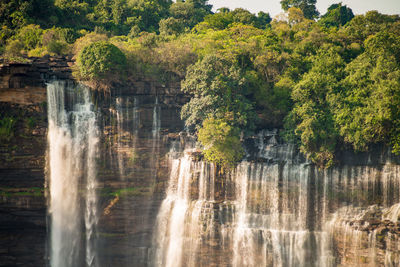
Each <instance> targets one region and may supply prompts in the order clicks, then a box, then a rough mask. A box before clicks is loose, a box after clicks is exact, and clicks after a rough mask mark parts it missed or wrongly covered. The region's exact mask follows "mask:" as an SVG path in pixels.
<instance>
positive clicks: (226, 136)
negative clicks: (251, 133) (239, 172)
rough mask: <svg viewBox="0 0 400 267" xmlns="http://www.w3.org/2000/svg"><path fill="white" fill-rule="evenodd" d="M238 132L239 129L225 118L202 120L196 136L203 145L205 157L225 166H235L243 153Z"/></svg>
mask: <svg viewBox="0 0 400 267" xmlns="http://www.w3.org/2000/svg"><path fill="white" fill-rule="evenodd" d="M239 134H240V130H239V129H238V128H236V127H232V126H231V125H229V124H228V123H227V122H226V120H225V119H215V118H207V119H206V120H204V122H203V127H202V128H201V129H200V130H199V133H198V138H199V141H200V143H201V144H202V145H203V146H204V150H203V154H204V157H205V159H206V160H207V161H210V162H214V163H216V164H218V165H220V166H222V167H225V168H231V167H233V166H235V165H236V164H237V162H239V161H240V160H241V159H242V158H243V155H244V151H243V147H242V145H241V142H240V138H239Z"/></svg>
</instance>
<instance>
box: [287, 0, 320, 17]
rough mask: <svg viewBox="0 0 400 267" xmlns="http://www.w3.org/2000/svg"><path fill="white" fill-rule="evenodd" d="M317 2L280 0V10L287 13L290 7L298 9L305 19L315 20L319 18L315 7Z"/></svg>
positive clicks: (315, 0) (310, 0) (311, 0)
mask: <svg viewBox="0 0 400 267" xmlns="http://www.w3.org/2000/svg"><path fill="white" fill-rule="evenodd" d="M316 3H317V0H281V6H282V9H283V10H285V11H287V10H289V9H290V8H291V7H297V8H300V9H301V11H303V13H304V17H306V18H307V19H315V18H317V17H318V16H319V12H318V10H317V8H316V6H315V4H316Z"/></svg>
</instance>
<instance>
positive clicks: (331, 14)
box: [319, 3, 354, 27]
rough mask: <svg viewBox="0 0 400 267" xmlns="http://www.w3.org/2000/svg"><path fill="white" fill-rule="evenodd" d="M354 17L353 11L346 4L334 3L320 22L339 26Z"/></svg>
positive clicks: (327, 25) (325, 24) (330, 25)
mask: <svg viewBox="0 0 400 267" xmlns="http://www.w3.org/2000/svg"><path fill="white" fill-rule="evenodd" d="M353 18H354V14H353V11H352V10H351V8H348V7H347V6H346V5H344V6H343V5H342V3H339V4H333V5H331V6H330V7H329V8H328V11H327V12H326V14H324V15H323V16H322V17H321V19H320V20H319V23H320V24H322V25H324V26H325V27H339V26H343V25H345V24H346V23H348V22H349V21H351V20H352V19H353Z"/></svg>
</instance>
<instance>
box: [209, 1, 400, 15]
mask: <svg viewBox="0 0 400 267" xmlns="http://www.w3.org/2000/svg"><path fill="white" fill-rule="evenodd" d="M340 2H342V3H343V4H344V5H347V6H348V7H350V8H351V9H352V10H353V13H354V14H355V15H358V14H364V13H365V12H367V11H370V10H378V11H379V12H380V13H383V14H390V15H392V14H400V0H336V1H334V0H317V9H318V11H319V12H320V13H321V14H325V13H326V10H327V9H328V7H329V6H330V5H332V4H335V3H340ZM208 3H209V4H211V5H213V7H214V8H213V11H216V10H217V9H218V8H220V7H229V8H230V9H235V8H237V7H242V8H245V9H247V10H249V11H250V12H252V13H258V12H259V11H264V12H267V13H269V14H270V15H271V17H275V16H276V15H278V14H279V13H281V12H282V9H281V4H280V0H209V1H208Z"/></svg>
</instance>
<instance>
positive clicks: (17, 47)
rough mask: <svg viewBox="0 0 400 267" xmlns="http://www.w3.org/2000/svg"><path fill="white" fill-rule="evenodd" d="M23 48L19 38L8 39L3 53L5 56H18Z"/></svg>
mask: <svg viewBox="0 0 400 267" xmlns="http://www.w3.org/2000/svg"><path fill="white" fill-rule="evenodd" d="M23 48H24V44H23V43H22V41H20V40H18V39H17V40H9V41H8V43H7V45H6V48H5V51H4V52H5V54H6V55H7V56H11V57H14V56H19V55H21V50H22V49H23Z"/></svg>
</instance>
